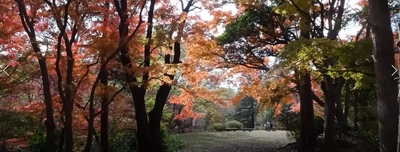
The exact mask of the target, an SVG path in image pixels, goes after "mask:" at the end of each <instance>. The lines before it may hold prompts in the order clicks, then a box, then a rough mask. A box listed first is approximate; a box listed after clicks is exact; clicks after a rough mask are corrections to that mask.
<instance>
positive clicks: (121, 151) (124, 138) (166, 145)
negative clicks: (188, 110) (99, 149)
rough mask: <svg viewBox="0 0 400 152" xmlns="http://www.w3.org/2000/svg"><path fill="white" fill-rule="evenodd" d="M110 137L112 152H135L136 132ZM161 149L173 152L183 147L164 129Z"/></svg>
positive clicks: (136, 149) (180, 142)
mask: <svg viewBox="0 0 400 152" xmlns="http://www.w3.org/2000/svg"><path fill="white" fill-rule="evenodd" d="M114 134H115V135H111V137H112V138H111V139H110V148H111V151H113V152H137V151H138V143H137V138H136V135H137V134H136V131H133V130H131V131H126V132H118V133H114ZM161 138H162V139H163V149H164V151H165V152H174V151H178V150H180V149H182V148H183V147H184V145H183V142H182V141H181V140H179V139H178V138H176V137H175V136H173V135H171V134H169V133H168V132H167V129H166V127H162V128H161Z"/></svg>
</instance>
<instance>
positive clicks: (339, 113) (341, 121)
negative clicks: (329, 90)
mask: <svg viewBox="0 0 400 152" xmlns="http://www.w3.org/2000/svg"><path fill="white" fill-rule="evenodd" d="M341 81H345V80H341ZM342 85H343V83H340V84H338V86H335V87H338V88H340V89H339V90H338V91H337V92H336V93H335V94H336V96H337V97H336V98H335V103H336V107H335V113H336V120H337V122H338V126H339V131H340V132H341V133H345V132H346V130H347V117H346V116H345V113H344V110H343V104H342V89H341V88H342Z"/></svg>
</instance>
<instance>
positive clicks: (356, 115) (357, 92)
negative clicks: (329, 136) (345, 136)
mask: <svg viewBox="0 0 400 152" xmlns="http://www.w3.org/2000/svg"><path fill="white" fill-rule="evenodd" d="M353 93H354V95H353V96H354V101H353V106H354V131H357V130H358V100H359V99H360V91H359V90H357V91H354V92H353Z"/></svg>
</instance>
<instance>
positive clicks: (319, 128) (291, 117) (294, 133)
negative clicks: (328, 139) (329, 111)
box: [276, 104, 324, 141]
mask: <svg viewBox="0 0 400 152" xmlns="http://www.w3.org/2000/svg"><path fill="white" fill-rule="evenodd" d="M276 120H277V121H278V122H279V123H280V124H282V125H283V126H284V127H285V128H286V130H287V131H288V132H287V136H288V138H291V139H293V140H296V141H298V140H299V139H300V129H301V124H300V113H296V112H293V111H292V110H291V105H290V104H288V105H283V106H282V110H281V113H280V114H279V115H278V116H277V117H276ZM323 133H324V119H323V118H322V117H320V116H314V132H313V134H314V137H318V136H321V135H322V134H323Z"/></svg>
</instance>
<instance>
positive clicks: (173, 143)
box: [161, 126, 184, 152]
mask: <svg viewBox="0 0 400 152" xmlns="http://www.w3.org/2000/svg"><path fill="white" fill-rule="evenodd" d="M161 138H162V139H163V149H164V151H165V152H174V151H178V150H180V149H183V148H184V145H183V142H182V141H181V140H180V139H179V138H177V137H176V136H174V135H171V134H169V133H168V129H167V127H165V126H163V127H162V128H161Z"/></svg>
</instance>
